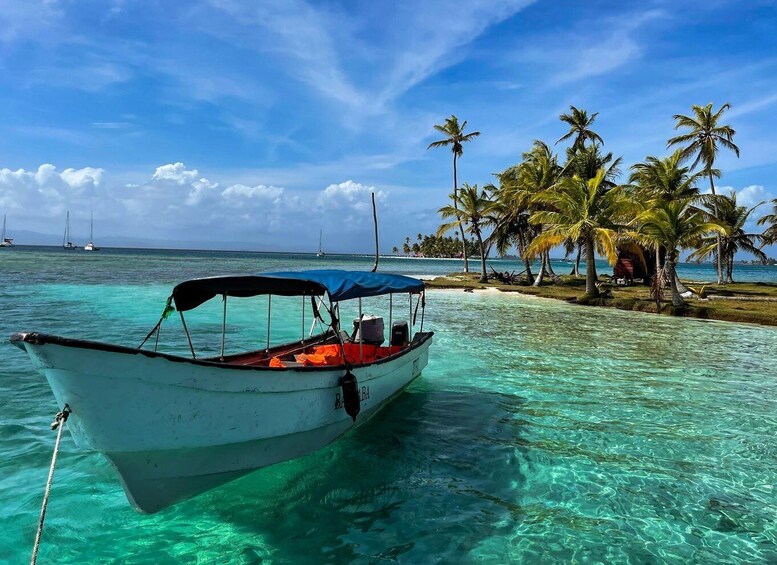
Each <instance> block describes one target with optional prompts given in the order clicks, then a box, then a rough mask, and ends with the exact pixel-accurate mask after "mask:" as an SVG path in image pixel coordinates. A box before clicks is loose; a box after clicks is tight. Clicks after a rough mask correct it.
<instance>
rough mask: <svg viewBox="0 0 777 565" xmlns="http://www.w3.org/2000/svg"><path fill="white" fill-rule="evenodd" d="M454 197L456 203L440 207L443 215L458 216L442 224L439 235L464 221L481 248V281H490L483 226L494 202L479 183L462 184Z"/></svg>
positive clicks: (448, 216)
mask: <svg viewBox="0 0 777 565" xmlns="http://www.w3.org/2000/svg"><path fill="white" fill-rule="evenodd" d="M451 196H452V197H453V201H454V202H455V203H456V204H455V205H454V206H451V205H450V204H449V205H447V206H443V207H442V208H440V210H439V212H440V214H442V217H443V218H444V219H445V218H456V219H455V220H453V221H452V222H447V223H444V224H442V225H441V226H440V227H439V228H438V230H437V237H441V236H442V235H443V234H444V233H445V232H446V231H448V230H449V229H451V228H454V227H456V226H457V225H461V223H464V224H466V225H467V229H466V231H467V233H471V234H472V235H474V236H475V238H476V239H477V242H478V247H479V249H480V282H483V283H484V282H488V274H487V273H486V245H485V242H484V241H483V227H484V223H485V222H486V216H487V215H488V213H489V211H490V208H491V205H492V204H493V202H492V201H491V200H490V199H489V197H488V194H486V191H485V190H479V189H478V185H473V186H470V185H468V184H467V183H466V182H465V183H464V184H463V185H461V190H460V191H459V192H458V193H457V194H456V195H455V196H454V195H451Z"/></svg>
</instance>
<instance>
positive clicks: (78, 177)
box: [52, 167, 105, 188]
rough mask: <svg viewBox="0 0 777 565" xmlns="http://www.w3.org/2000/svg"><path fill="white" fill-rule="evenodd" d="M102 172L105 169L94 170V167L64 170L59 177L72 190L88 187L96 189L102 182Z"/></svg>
mask: <svg viewBox="0 0 777 565" xmlns="http://www.w3.org/2000/svg"><path fill="white" fill-rule="evenodd" d="M52 168H53V167H52ZM104 172H105V169H95V168H94V167H84V168H83V169H65V170H64V171H62V173H61V174H60V177H62V180H64V181H65V182H66V183H67V184H68V185H69V186H71V187H73V188H83V187H86V186H89V185H92V186H95V187H97V186H100V183H101V182H102V179H103V173H104Z"/></svg>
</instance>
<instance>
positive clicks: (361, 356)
mask: <svg viewBox="0 0 777 565" xmlns="http://www.w3.org/2000/svg"><path fill="white" fill-rule="evenodd" d="M362 363H364V333H363V332H362V299H361V297H359V364H362Z"/></svg>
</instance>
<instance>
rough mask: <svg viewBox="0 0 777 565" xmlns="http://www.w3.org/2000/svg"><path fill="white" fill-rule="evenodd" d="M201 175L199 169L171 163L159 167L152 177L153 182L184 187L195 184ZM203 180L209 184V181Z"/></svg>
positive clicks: (179, 163)
mask: <svg viewBox="0 0 777 565" xmlns="http://www.w3.org/2000/svg"><path fill="white" fill-rule="evenodd" d="M199 174H200V173H199V172H198V171H197V169H187V168H186V165H184V164H183V163H181V162H178V163H170V164H167V165H162V166H160V167H157V168H156V171H154V174H153V175H152V176H151V182H154V181H162V182H164V181H170V182H173V183H175V184H178V185H184V184H188V183H191V182H194V181H195V180H196V179H197V177H198V176H199ZM202 180H203V181H205V182H207V179H202Z"/></svg>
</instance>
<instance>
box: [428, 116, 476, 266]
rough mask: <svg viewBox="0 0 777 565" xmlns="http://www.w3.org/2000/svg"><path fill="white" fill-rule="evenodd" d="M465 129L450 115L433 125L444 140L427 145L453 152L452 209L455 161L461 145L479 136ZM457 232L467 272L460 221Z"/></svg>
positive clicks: (454, 186) (457, 186)
mask: <svg viewBox="0 0 777 565" xmlns="http://www.w3.org/2000/svg"><path fill="white" fill-rule="evenodd" d="M466 127H467V120H464V122H462V123H461V124H459V119H458V118H457V117H456V116H455V115H453V114H451V117H450V118H445V123H443V124H442V125H440V124H435V126H434V129H436V130H437V131H439V132H440V133H442V134H443V135H445V138H444V139H440V140H439V141H433V142H432V143H430V144H429V147H427V150H428V149H431V148H432V147H447V146H450V148H451V151H452V152H453V194H452V197H453V207H454V209H455V208H456V207H457V206H458V203H457V198H456V197H457V195H458V191H459V182H458V177H457V171H456V161H457V160H458V158H459V157H461V156H462V155H463V154H464V146H463V144H464V143H466V142H467V141H471V140H472V139H473V138H475V137H477V136H479V135H480V132H479V131H472V132H470V133H464V129H465V128H466ZM459 231H460V232H461V240H462V253H463V255H464V272H467V273H468V272H469V262H468V261H467V243H466V239H465V238H464V226H462V225H461V221H459Z"/></svg>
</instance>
